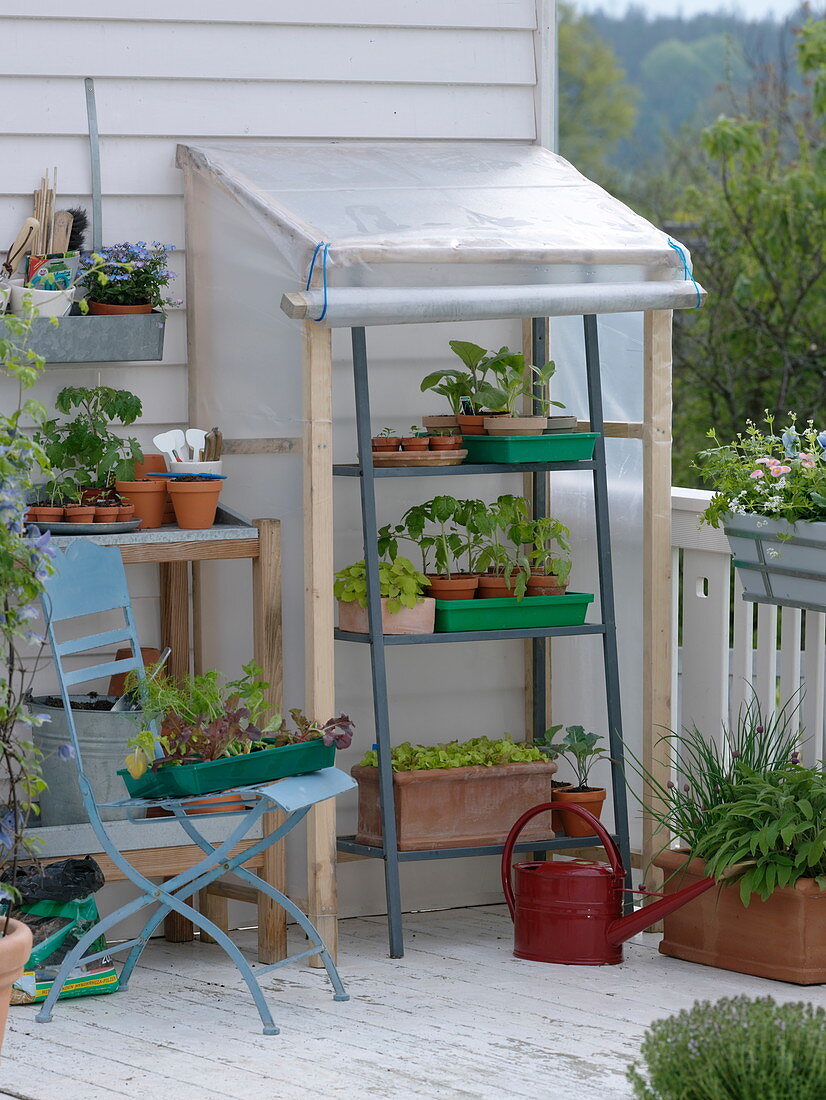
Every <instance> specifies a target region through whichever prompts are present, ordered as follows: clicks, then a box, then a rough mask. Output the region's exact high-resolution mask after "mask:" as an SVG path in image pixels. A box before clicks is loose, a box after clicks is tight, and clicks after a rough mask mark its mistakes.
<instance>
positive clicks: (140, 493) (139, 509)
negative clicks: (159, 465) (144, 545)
mask: <svg viewBox="0 0 826 1100" xmlns="http://www.w3.org/2000/svg"><path fill="white" fill-rule="evenodd" d="M115 488H116V489H117V491H118V493H120V495H121V496H122V497H123V499H124V502H125V504H127V505H130V504H131V505H132V506H133V508H134V511H133V512H132V516H131V517H130V518H134V519H139V520H140V521H141V525H140V530H141V531H154V530H156V529H157V528H158V527H160V526H161V523H162V522H163V514H164V508H165V506H166V497H167V486H166V479H165V478H162V477H147V478H144V479H143V480H142V481H116V482H115Z"/></svg>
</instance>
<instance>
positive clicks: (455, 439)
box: [430, 435, 462, 451]
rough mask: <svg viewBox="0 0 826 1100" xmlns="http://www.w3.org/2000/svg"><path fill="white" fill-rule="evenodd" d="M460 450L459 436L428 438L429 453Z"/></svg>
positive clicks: (460, 440) (433, 436)
mask: <svg viewBox="0 0 826 1100" xmlns="http://www.w3.org/2000/svg"><path fill="white" fill-rule="evenodd" d="M461 448H462V437H461V436H460V435H432V436H431V437H430V449H431V451H459V450H461Z"/></svg>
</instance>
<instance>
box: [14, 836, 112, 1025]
mask: <svg viewBox="0 0 826 1100" xmlns="http://www.w3.org/2000/svg"><path fill="white" fill-rule="evenodd" d="M105 881H106V880H105V878H104V875H103V872H102V871H101V869H100V867H99V866H98V864H97V863H96V862H95V860H93V859H92V857H91V856H86V857H84V858H83V859H61V860H58V861H57V862H55V863H50V864H47V865H46V866H45V867H38V866H37V865H36V864H28V865H23V866H19V867H18V868H17V874H16V876H15V879H14V886H15V888H16V889H17V890H18V891H19V892H20V904H19V906H18V907H17V909H16V910H15V911H14V912H13V913H12V916H13V917H14V918H15V919H16V920H20V921H22V922H23V923H24V924H27V925H28V926H29V928H30V929H31V930H32V937H33V940H34V943H33V946H32V953H31V955H30V956H29V961H28V962H27V963H26V969H25V971H24V972H23V975H22V976H21V977H20V978H19V979H18V980H17V981H16V982H15V983H14V985H13V986H12V991H11V1003H12V1004H13V1005H14V1004H32V1003H33V1002H34V1001H43V1000H45V999H46V996H47V994H48V992H49V990H50V989H51V988H52V983H53V982H54V979H55V978H56V976H57V972H58V970H59V968H60V964H61V963H62V962H63V960H64V959H65V958H66V956H67V955H68V953H69V952H70V951H71V950H72V948H73V947H74V946H75V944H76V943H77V941H78V940H79V939H80V937H81V936H82V935H83V934H84V933H85V932H86V931H88V929H90V928H91V927H92V926H93V925H95V924H96V923H97V922H98V921H99V920H100V914H99V913H98V907H97V905H96V903H95V899H94V898H93V897H92V895H93V894H94V893H96V892H97V891H98V890H99V889H100V888H101V886H103V884H104V882H105ZM105 950H106V937H105V936H99V937H98V939H96V940H95V942H94V943H93V944H91V945H90V946H89V947H88V948H87V949H86V951H85V952H84V954H86V955H95V954H97V952H98V951H105ZM117 988H118V974H117V971H116V970H115V967H114V966H113V964H112V960H111V959H110V958H109V956H108V955H104V956H103V957H102V958H100V959H96V960H95V961H94V962H91V963H87V964H85V965H84V966H78V967H76V968H75V969H74V970H73V971H72V973H71V974H70V975H69V979H68V981H67V982H66V984H65V985H64V986H63V989H62V990H61V993H60V996H61V998H63V997H87V996H90V995H92V994H95V993H114V992H115V990H116V989H117Z"/></svg>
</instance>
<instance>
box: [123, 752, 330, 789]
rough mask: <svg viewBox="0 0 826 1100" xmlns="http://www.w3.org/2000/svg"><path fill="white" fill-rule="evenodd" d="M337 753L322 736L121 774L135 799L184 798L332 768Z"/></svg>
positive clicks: (125, 771)
mask: <svg viewBox="0 0 826 1100" xmlns="http://www.w3.org/2000/svg"><path fill="white" fill-rule="evenodd" d="M335 755H336V747H335V745H329V746H327V745H325V744H324V741H323V740H322V738H320V737H318V738H316V739H315V740H313V741H301V742H299V743H298V744H297V745H281V746H279V747H278V748H271V749H261V750H260V751H259V752H249V753H246V754H245V755H244V756H224V757H222V758H221V759H220V760H206V761H204V762H203V763H201V764H177V765H175V764H173V765H171V766H170V767H166V768H160V769H159V770H158V771H156V772H152V771H149V772H146V773H145V774H144V775H142V776H141V777H140V779H133V778H132V776H131V775H130V774H129V772H128V771H127V770H126V768H121V769H120V771H119V772H118V775H119V776H121V778H122V779H123V781H124V783H125V784H126V789H127V790H128V791H129V794H130V795H131V796H132V797H133V798H165V797H167V796H171V797H184V796H186V795H194V794H215V793H216V792H218V791H227V790H230V789H231V788H232V787H250V786H252V785H254V784H255V783H271V782H274V781H275V780H276V779H286V778H287V777H288V776H290V775H305V774H306V773H307V772H317V771H319V769H321V768H331V767H332V766H333V762H334V760H335Z"/></svg>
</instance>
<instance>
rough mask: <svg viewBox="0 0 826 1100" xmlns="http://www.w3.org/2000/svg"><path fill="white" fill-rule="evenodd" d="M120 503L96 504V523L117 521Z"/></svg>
mask: <svg viewBox="0 0 826 1100" xmlns="http://www.w3.org/2000/svg"><path fill="white" fill-rule="evenodd" d="M119 511H120V504H96V505H95V523H117V522H118V512H119Z"/></svg>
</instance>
